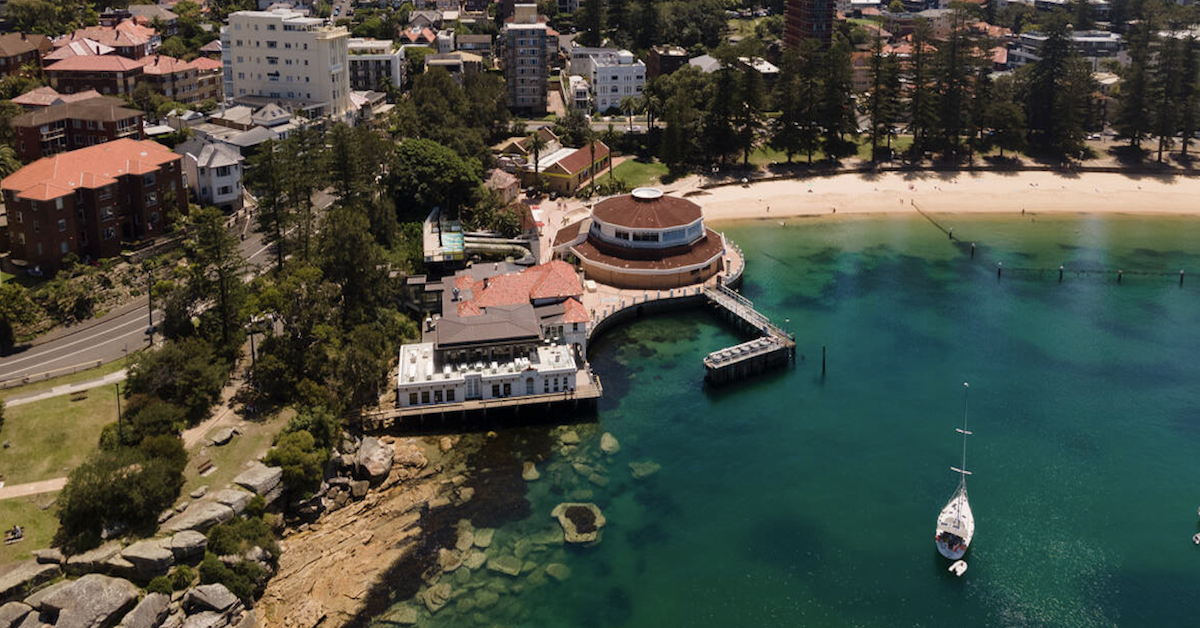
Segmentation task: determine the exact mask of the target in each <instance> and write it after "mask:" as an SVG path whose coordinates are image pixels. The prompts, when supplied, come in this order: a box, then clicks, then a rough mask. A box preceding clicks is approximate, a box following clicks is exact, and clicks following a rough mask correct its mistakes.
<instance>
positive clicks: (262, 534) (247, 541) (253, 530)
mask: <svg viewBox="0 0 1200 628" xmlns="http://www.w3.org/2000/svg"><path fill="white" fill-rule="evenodd" d="M255 546H258V547H261V548H263V549H265V550H267V551H268V552H270V553H271V556H272V557H275V556H278V555H279V545H278V544H277V543H276V542H275V534H274V533H273V532H272V531H271V527H270V526H268V525H267V524H266V522H264V521H263V520H262V518H261V517H250V518H248V519H234V520H233V521H229V522H227V523H222V524H218V525H216V526H214V527H213V529H212V530H209V531H208V550H209V551H210V552H212V553H214V554H216V555H218V556H229V555H238V556H240V555H242V554H244V553H246V552H247V551H249V550H250V549H251V548H253V547H255Z"/></svg>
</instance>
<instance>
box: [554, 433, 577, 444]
mask: <svg viewBox="0 0 1200 628" xmlns="http://www.w3.org/2000/svg"><path fill="white" fill-rule="evenodd" d="M558 442H560V443H562V444H564V445H578V444H579V433H578V432H576V431H575V430H567V431H566V432H563V435H562V436H559V437H558Z"/></svg>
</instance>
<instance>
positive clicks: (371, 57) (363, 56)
mask: <svg viewBox="0 0 1200 628" xmlns="http://www.w3.org/2000/svg"><path fill="white" fill-rule="evenodd" d="M348 49H349V52H350V57H349V62H350V89H353V90H355V91H378V90H379V86H380V85H381V84H382V83H383V79H384V78H387V79H388V80H390V81H391V82H392V85H395V86H396V87H397V88H399V87H400V86H401V85H403V84H404V53H403V51H402V50H401V49H400V47H399V46H396V45H395V44H394V43H393V42H392V40H390V39H365V38H362V37H353V38H351V39H350V42H349V45H348Z"/></svg>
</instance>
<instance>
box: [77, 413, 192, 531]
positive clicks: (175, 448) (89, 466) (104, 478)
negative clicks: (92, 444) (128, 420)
mask: <svg viewBox="0 0 1200 628" xmlns="http://www.w3.org/2000/svg"><path fill="white" fill-rule="evenodd" d="M186 465H187V451H186V450H184V448H183V443H182V442H181V441H180V440H179V439H178V438H174V437H171V436H151V437H149V438H146V439H144V440H143V441H142V443H141V444H140V445H139V446H137V447H118V448H116V449H114V450H108V451H105V450H101V451H97V452H96V453H94V454H92V455H91V456H90V457H89V458H88V459H87V460H85V461H84V462H83V464H81V465H79V466H78V467H76V468H75V470H73V471H71V473H70V475H69V476H68V477H67V484H66V486H64V487H63V490H62V492H61V493H60V494H59V497H58V521H59V531H58V538H57V540H58V542H59V543H61V544H63V545H65V546H67V548H68V549H77V550H78V549H85V548H87V547H89V546H91V547H94V546H95V544H97V543H98V542H99V539H100V536H101V535H100V533H101V531H102V530H104V529H105V528H106V527H107V528H112V527H119V526H121V525H125V526H128V527H130V528H132V529H133V530H134V531H135V532H136V531H150V530H153V529H154V528H155V526H156V524H157V519H158V514H159V513H160V512H162V511H163V510H165V509H166V508H167V507H169V506H170V505H171V504H172V503H174V501H175V498H177V497H178V496H179V490H180V489H181V488H182V487H183V469H184V467H185V466H186Z"/></svg>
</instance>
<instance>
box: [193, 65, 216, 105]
mask: <svg viewBox="0 0 1200 628" xmlns="http://www.w3.org/2000/svg"><path fill="white" fill-rule="evenodd" d="M189 65H191V67H192V68H193V69H194V70H196V92H197V99H198V100H199V101H200V102H204V101H206V100H215V101H217V102H221V101H222V100H224V99H225V89H224V86H223V81H222V74H221V68H222V67H223V66H222V65H221V62H220V61H215V60H213V59H209V58H208V57H196V58H195V59H192V61H191V62H190V63H189Z"/></svg>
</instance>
